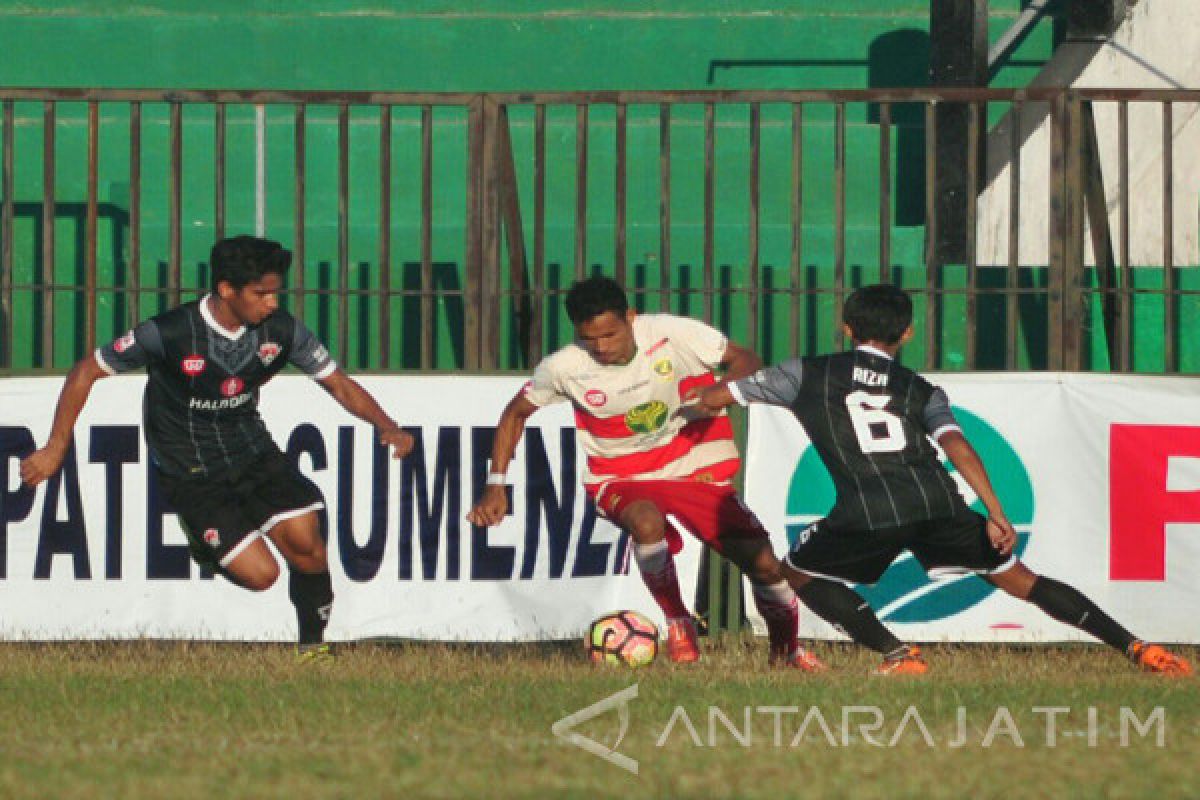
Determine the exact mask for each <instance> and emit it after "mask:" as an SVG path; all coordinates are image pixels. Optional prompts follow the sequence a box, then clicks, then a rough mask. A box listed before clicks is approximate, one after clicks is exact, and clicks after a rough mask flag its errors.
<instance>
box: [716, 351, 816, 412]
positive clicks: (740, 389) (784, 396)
mask: <svg viewBox="0 0 1200 800" xmlns="http://www.w3.org/2000/svg"><path fill="white" fill-rule="evenodd" d="M751 356H753V357H754V359H755V360H756V361H757V358H758V357H757V356H754V354H753V353H751ZM803 369H804V365H803V363H802V362H801V361H800V360H799V359H794V360H792V361H785V362H784V363H782V364H777V365H775V366H772V367H766V368H763V369H759V368H758V367H755V370H756V371H755V370H752V371H751V373H748V374H746V375H745V376H743V377H741V378H736V379H732V380H731V379H729V378H726V379H725V380H724V381H721V382H720V383H718V384H715V385H713V386H706V387H705V388H703V389H701V390H700V391H699V392H698V393H697V396H696V405H697V406H698V407H699V408H700V409H702V410H703V411H705V412H706V413H709V414H715V413H717V412H719V411H720V410H721V409H723V408H727V407H728V406H731V405H733V404H734V403H737V404H738V405H743V406H746V405H750V404H751V403H767V404H769V405H776V406H785V407H786V406H790V405H791V404H792V403H794V402H795V401H796V398H797V397H798V396H799V395H800V383H801V380H802V379H803Z"/></svg>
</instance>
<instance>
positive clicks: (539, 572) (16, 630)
mask: <svg viewBox="0 0 1200 800" xmlns="http://www.w3.org/2000/svg"><path fill="white" fill-rule="evenodd" d="M359 381H360V382H361V383H362V384H363V385H364V386H366V388H367V389H368V390H370V391H371V392H372V393H373V394H374V395H375V397H376V398H378V399H379V401H380V402H381V404H382V405H383V406H384V407H385V408H386V409H388V411H389V412H390V413H391V414H392V416H393V417H394V418H395V419H396V420H397V421H398V422H400V424H402V425H404V426H406V427H409V426H411V427H410V430H412V431H413V432H414V434H416V435H417V436H418V437H419V441H418V444H417V447H416V449H415V450H414V452H413V453H412V454H411V455H410V456H409V457H408V458H406V459H404V460H403V461H400V462H396V461H393V460H392V459H391V458H390V457H388V456H384V455H381V454H377V453H375V452H373V451H374V450H375V448H374V442H373V436H372V432H371V430H370V428H369V427H368V426H366V425H364V424H362V423H359V422H358V421H357V420H355V419H353V418H352V417H350V416H349V415H347V414H346V413H345V412H344V411H342V409H341V408H339V407H338V406H337V404H336V403H335V402H334V401H333V400H332V399H331V398H329V397H328V396H327V395H326V394H325V393H324V392H323V391H322V390H321V388H320V387H319V386H318V385H316V384H315V383H313V382H312V381H310V380H308V379H307V378H303V377H295V376H285V377H279V378H276V379H275V380H274V381H272V382H271V385H270V386H269V387H267V388H266V389H265V390H264V391H263V393H262V412H263V417H264V419H265V420H266V422H267V425H268V427H269V428H270V429H271V432H272V434H273V435H274V436H275V439H276V441H277V442H278V443H279V445H280V447H281V448H282V449H284V450H285V451H288V452H290V453H294V454H296V459H297V463H298V464H299V467H300V469H301V471H302V472H304V473H305V474H306V475H308V476H310V477H311V478H312V479H313V481H315V482H316V483H317V485H318V486H320V488H321V489H322V491H323V492H324V493H325V500H326V506H327V512H328V523H329V525H328V529H329V555H330V569H331V572H332V574H333V583H334V591H335V593H336V602H335V605H334V612H333V617H332V620H331V623H330V628H329V631H328V635H329V638H330V639H333V640H343V639H360V638H364V637H413V638H430V639H460V640H481V641H482V640H518V639H548V638H564V637H573V636H577V635H581V634H582V632H583V630H584V629H585V628H586V626H587V623H588V622H590V621H591V620H592V619H593V618H595V617H596V616H599V615H600V614H602V613H604V612H607V611H612V610H616V609H621V608H633V609H636V610H640V611H643V612H645V613H647V614H648V615H649V616H650V618H651V619H655V620H657V621H658V622H659V623H660V624H661V623H662V615H661V613H660V612H659V611H658V609H657V607H656V606H655V605H654V602H653V600H652V599H651V597H650V596H649V594H648V593H647V592H646V590H645V588H644V586H643V585H642V582H641V580H640V578H639V577H638V576H637V574H636V573H637V570H636V567H635V568H634V569H633V574H632V575H628V574H623V573H625V571H626V570H627V569H628V564H627V563H626V547H625V542H624V540H623V537H621V536H620V534H619V532H618V531H617V529H616V528H614V527H613V526H612V525H611V524H609V523H607V522H605V521H603V520H597V519H596V518H595V517H594V515H593V514H592V513H591V512H590V508H591V506H590V504H588V503H586V502H585V495H584V493H583V489H582V487H581V486H580V484H579V477H578V471H579V468H580V467H581V466H582V463H583V455H582V453H579V452H577V450H576V444H575V436H574V423H573V420H572V418H571V413H570V409H569V407H567V406H566V405H560V406H557V407H553V408H549V409H546V410H545V411H542V412H539V413H538V414H537V415H536V416H534V417H533V418H532V420H531V425H530V427H529V429H528V430H527V432H526V435H525V437H524V438H523V439H522V443H521V445H520V447H519V448H518V450H517V453H516V457H515V459H514V461H513V465H512V467H511V468H510V471H509V477H510V479H511V481H512V483H513V485H514V491H513V500H514V504H513V509H512V516H511V517H510V518H508V519H506V520H505V521H504V523H503V524H501V525H499V526H497V527H496V528H493V529H491V530H490V531H488V532H486V533H485V532H482V531H480V532H476V531H473V530H472V526H471V525H470V523H468V522H467V521H466V520H465V519H464V516H465V514H466V513H467V511H468V510H469V508H470V506H471V503H472V502H473V500H474V497H475V494H476V492H477V488H476V487H477V486H478V485H480V484H481V483H482V481H483V478H484V474H485V470H486V462H487V459H488V457H489V455H490V452H491V437H492V432H493V428H494V425H495V423H496V420H497V418H498V417H499V414H500V411H501V409H502V408H503V407H504V405H505V404H506V403H507V402H508V400H509V399H510V398H511V397H512V395H513V394H514V392H515V391H516V390H517V389H518V388H519V387H520V386H521V384H522V383H523V380H522V379H516V378H466V377H458V376H444V377H443V376H437V377H360V378H359ZM61 385H62V380H61V379H60V378H12V379H6V380H3V381H0V408H3V409H4V411H3V416H2V417H0V469H2V470H3V485H2V486H0V526H2V527H0V533H2V534H3V542H2V544H3V547H0V559H2V561H0V607H2V608H3V609H4V613H3V614H0V638H8V639H15V638H33V639H58V638H107V637H138V636H147V637H164V638H176V637H180V638H185V637H186V638H211V639H254V640H262V639H268V640H290V639H293V638H294V636H295V617H294V614H293V611H292V608H291V605H290V603H289V602H288V598H287V585H286V584H287V581H286V573H285V577H283V578H281V580H280V581H278V582H277V584H276V585H275V586H274V587H273V588H272V589H270V590H269V591H267V592H263V593H261V594H253V593H251V592H247V591H244V590H242V589H238V588H236V587H234V586H232V585H231V584H229V583H227V582H226V581H225V580H224V579H222V578H219V577H218V578H215V579H214V578H211V577H205V576H202V575H201V572H200V569H199V568H198V567H197V566H196V565H195V564H193V563H192V562H191V560H190V559H189V557H188V554H187V550H186V546H185V539H184V536H183V533H182V531H181V530H180V528H179V525H178V522H177V520H176V517H175V516H174V514H171V513H167V512H165V510H164V509H162V508H161V507H159V506H158V501H157V498H156V495H157V493H155V496H154V497H151V496H149V492H148V485H147V480H148V470H147V459H146V445H145V442H144V440H143V438H142V433H141V419H140V417H141V404H142V388H143V386H144V385H145V379H144V378H143V377H116V378H110V379H106V380H102V381H100V382H98V383H97V384H96V386H95V388H94V390H93V392H92V397H91V399H90V401H89V402H88V405H87V407H86V409H85V411H84V413H83V415H82V417H81V418H80V421H79V424H78V425H77V426H76V430H75V449H74V451H73V453H72V454H71V455H70V456H69V457H68V459H67V463H66V465H65V467H64V469H63V471H62V472H61V473H60V477H59V478H56V479H53V480H51V481H49V482H47V483H45V484H43V485H42V486H39V487H38V489H37V490H36V491H30V490H28V489H24V488H22V486H21V483H20V476H19V471H18V463H19V456H20V455H24V454H26V453H28V452H29V451H30V450H32V448H33V447H34V445H35V443H36V445H38V446H40V445H42V444H44V442H45V439H46V435H47V433H48V432H49V429H50V422H51V419H52V415H53V410H54V404H55V400H56V398H57V396H58V391H59V387H60V386H61ZM699 549H700V548H699V545H698V544H696V543H695V542H691V543H689V544H688V546H687V549H686V550H685V552H684V553H683V554H682V555H681V560H680V565H679V566H680V572H681V577H682V579H683V581H684V587H685V593H687V592H688V587H690V586H694V585H695V579H694V576H695V573H696V564H697V562H698V554H699Z"/></svg>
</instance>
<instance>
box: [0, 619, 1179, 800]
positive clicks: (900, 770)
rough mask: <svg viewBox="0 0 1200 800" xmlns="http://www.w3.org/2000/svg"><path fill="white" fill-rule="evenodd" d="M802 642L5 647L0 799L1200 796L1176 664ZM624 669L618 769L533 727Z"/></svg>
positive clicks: (545, 727)
mask: <svg viewBox="0 0 1200 800" xmlns="http://www.w3.org/2000/svg"><path fill="white" fill-rule="evenodd" d="M817 649H818V652H819V653H820V655H821V656H822V657H823V658H825V659H826V660H827V661H828V662H829V663H830V664H831V666H832V667H833V669H832V671H831V672H830V673H828V674H826V675H823V676H820V677H816V678H814V677H811V676H805V675H798V674H787V673H781V672H776V671H769V670H768V669H767V668H766V667H765V665H764V664H763V656H764V651H763V645H762V644H761V642H749V641H747V640H744V639H741V638H737V637H727V638H724V639H721V640H719V641H717V642H715V643H711V642H710V643H708V645H707V649H706V654H705V659H704V661H703V662H702V663H701V664H699V665H693V666H689V667H674V666H672V665H670V664H668V663H666V662H665V660H662V659H660V661H659V662H657V663H655V664H654V665H651V666H650V667H648V668H645V669H642V670H638V671H631V670H627V669H624V668H620V669H614V668H601V667H593V666H591V665H590V664H587V663H585V662H584V660H583V658H582V655H581V652H580V651H579V650H578V649H577V648H576V646H573V645H565V644H554V645H511V646H484V645H479V646H476V645H461V646H450V645H426V644H400V645H383V644H359V645H356V646H350V647H345V648H343V650H342V653H341V657H340V658H339V660H338V662H337V663H336V664H331V665H307V666H305V665H298V664H296V663H294V660H293V656H292V653H291V650H290V648H287V647H284V646H277V645H239V644H195V643H148V642H132V643H100V644H88V643H71V644H48V645H35V644H7V645H2V646H0V703H2V706H0V707H2V709H3V723H4V727H3V731H4V732H3V738H2V739H0V797H5V798H18V797H31V798H32V797H37V798H59V797H96V798H110V797H111V798H123V799H126V800H138V799H140V798H165V797H172V798H175V797H220V798H223V797H256V798H257V797H289V798H315V797H347V798H350V797H354V798H359V797H362V798H366V797H445V798H460V797H483V798H491V797H496V798H500V797H531V798H534V797H536V798H543V797H588V798H596V797H623V798H633V797H647V798H651V797H653V798H659V797H696V798H713V797H746V798H782V797H807V798H843V797H854V798H876V797H878V798H884V797H887V798H903V797H921V798H950V797H954V798H960V797H970V798H984V797H997V798H999V797H1003V798H1023V797H1070V798H1092V797H1097V798H1099V797H1103V798H1145V797H1154V798H1195V797H1200V778H1198V777H1197V775H1198V773H1200V769H1198V762H1200V680H1198V679H1196V678H1189V679H1183V680H1167V679H1162V678H1158V677H1155V676H1150V675H1144V674H1140V673H1138V672H1136V671H1135V670H1134V669H1133V668H1132V667H1131V665H1129V664H1128V663H1127V662H1126V661H1124V660H1123V659H1122V658H1120V657H1119V656H1118V655H1116V654H1114V653H1112V652H1111V651H1108V650H1105V649H1103V648H1100V647H1082V646H1075V647H1063V648H1052V647H1036V648H1003V647H996V646H934V647H931V648H929V649H928V650H927V655H928V656H929V658H930V661H931V662H932V664H933V666H934V672H933V673H932V674H931V675H930V676H928V677H926V678H921V679H912V678H909V679H880V678H871V677H869V676H868V675H867V673H868V671H869V670H870V668H871V667H872V666H874V663H875V660H874V658H873V657H872V656H871V655H870V654H868V653H866V652H865V651H862V650H860V649H855V648H850V647H845V646H841V645H819V646H818V648H817ZM1183 652H1184V654H1185V655H1187V656H1188V657H1190V658H1192V659H1193V660H1195V659H1196V657H1197V655H1198V653H1197V651H1196V649H1195V648H1191V649H1186V648H1185V649H1184V650H1183ZM635 682H636V683H637V685H638V695H637V698H636V699H633V700H630V701H629V703H628V706H627V708H628V712H629V726H628V731H627V733H626V734H625V736H624V739H623V740H622V741H621V742H620V745H619V748H618V749H619V752H620V753H622V754H624V755H626V756H627V757H629V758H632V759H635V760H636V761H637V762H638V764H639V773H638V774H637V775H633V774H631V773H630V772H628V771H626V770H624V769H622V768H619V767H618V766H614V765H613V764H611V763H608V762H607V761H605V760H602V759H601V758H598V757H597V756H595V755H592V754H590V753H587V752H584V751H583V750H581V749H579V748H577V747H575V746H573V745H571V744H569V743H567V742H565V741H563V740H561V739H559V738H557V737H555V736H554V735H553V734H552V733H551V730H550V728H551V725H552V724H553V723H554V722H555V721H556V720H558V719H559V718H561V717H563V716H566V715H567V714H569V713H571V712H574V711H577V710H579V709H581V708H583V707H586V706H588V705H590V704H593V703H595V702H597V701H599V700H601V699H603V698H605V697H607V696H609V695H611V694H613V693H615V692H618V691H620V690H623V689H627V687H629V686H631V685H633V684H634V683H635ZM710 706H715V707H717V708H718V709H719V712H720V713H719V714H718V713H716V712H710V710H709V707H710ZM771 707H775V710H770V709H771ZM791 707H794V708H795V709H796V710H794V711H792V710H790V708H791ZM855 707H859V710H856V709H855ZM863 707H865V708H863ZM1045 707H1056V708H1069V711H1068V712H1050V711H1045V710H1043V711H1036V710H1035V709H1037V708H1045ZM1122 707H1125V708H1127V709H1129V711H1127V712H1126V714H1127V715H1131V716H1130V717H1128V718H1127V719H1126V722H1127V723H1128V722H1129V720H1130V719H1132V721H1133V722H1136V723H1137V724H1136V725H1133V724H1125V725H1124V727H1125V734H1126V735H1125V736H1124V740H1123V738H1122V725H1123V723H1122V712H1121V709H1122ZM1089 708H1092V709H1094V711H1093V712H1091V713H1092V714H1093V718H1092V720H1089V710H1088V709H1089ZM747 709H748V710H747ZM813 709H816V710H815V711H814V710H813ZM960 709H962V710H960ZM1156 709H1161V711H1156ZM720 714H723V715H724V716H725V717H726V718H728V720H729V721H730V725H731V726H732V728H734V729H736V736H735V734H734V732H732V731H731V730H730V727H729V726H726V725H725V724H724V723H723V722H722V721H721V716H720ZM1006 714H1007V715H1010V716H1006ZM710 715H711V717H712V719H713V721H714V723H715V724H714V726H713V728H712V729H711V730H710V726H709V722H710ZM747 715H749V716H748V717H747ZM844 715H845V718H844ZM1156 715H1157V716H1156ZM684 717H686V721H685V720H684V719H683V718H684ZM960 718H961V720H962V722H963V723H965V724H962V725H960ZM747 719H749V725H748V726H747V724H746V723H747ZM806 720H807V724H804V723H805V721H806ZM672 721H673V722H672ZM1050 721H1053V724H1054V731H1053V742H1051V737H1050V735H1049V732H1048V730H1047V727H1048V723H1049V722H1050ZM821 722H823V723H824V725H825V727H824V728H822V726H821ZM875 722H879V723H880V724H879V725H878V727H876V728H871V727H868V728H867V729H866V730H865V731H864V730H862V729H860V728H859V726H860V725H868V726H870V725H872V723H875ZM687 723H690V724H691V726H692V728H694V730H695V738H693V736H692V734H691V733H690V732H689V730H688V726H687ZM844 723H848V724H844ZM777 726H778V727H777ZM668 727H669V730H667V729H668ZM802 727H803V730H801V728H802ZM1139 727H1140V728H1141V730H1142V732H1141V733H1139ZM618 728H619V724H618V715H617V714H616V713H615V712H609V713H605V714H603V715H601V716H597V717H596V718H595V719H592V720H590V721H589V722H586V723H583V724H581V725H580V726H579V727H578V728H577V730H579V731H580V732H582V733H583V734H584V735H586V736H589V737H591V738H593V739H596V740H599V741H601V742H604V743H606V744H609V745H611V744H612V743H613V742H614V740H615V738H616V736H617V732H618ZM989 730H990V731H991V736H990V737H989V735H988V733H989ZM798 731H799V732H800V736H799V737H797V736H796V734H797V732H798ZM664 733H665V734H666V735H665V736H664ZM739 737H740V739H741V741H739ZM797 739H798V740H797ZM794 740H795V741H794ZM1018 740H1019V744H1018ZM872 741H874V742H877V744H872Z"/></svg>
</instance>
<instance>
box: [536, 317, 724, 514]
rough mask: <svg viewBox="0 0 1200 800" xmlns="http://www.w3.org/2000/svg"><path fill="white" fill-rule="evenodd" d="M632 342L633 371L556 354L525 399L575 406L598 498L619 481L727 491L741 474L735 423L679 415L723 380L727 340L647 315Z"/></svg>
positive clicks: (591, 487)
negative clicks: (719, 376)
mask: <svg viewBox="0 0 1200 800" xmlns="http://www.w3.org/2000/svg"><path fill="white" fill-rule="evenodd" d="M633 337H634V341H635V342H636V343H637V353H636V354H635V355H634V357H633V360H632V361H630V362H629V363H628V364H622V365H604V364H600V363H598V362H597V361H596V360H595V359H593V358H592V357H591V356H590V355H589V354H588V352H587V351H586V350H585V349H584V348H583V347H581V346H579V345H578V344H570V345H567V346H566V347H564V348H562V349H561V350H558V351H557V352H555V353H553V354H551V355H549V356H547V357H546V358H545V359H543V361H542V362H541V363H540V364H538V366H537V369H536V370H535V371H534V373H533V380H532V381H530V382H529V383H528V384H527V385H526V386H525V389H524V393H525V398H526V399H527V400H529V402H531V403H533V404H534V405H536V406H545V405H549V404H551V403H559V402H565V401H570V402H571V404H572V405H573V406H574V407H575V426H576V429H577V430H578V433H579V441H580V443H581V444H582V445H583V450H584V452H585V453H586V454H587V469H586V470H585V471H584V476H583V485H584V488H585V489H587V491H588V493H589V494H592V495H595V493H596V492H597V491H598V490H599V489H600V488H601V487H602V486H603V485H604V483H606V482H607V481H610V480H614V479H618V478H620V479H623V480H667V479H692V480H699V481H705V482H712V483H727V482H728V481H729V480H730V479H731V478H732V477H733V476H734V474H735V473H736V472H737V471H738V467H739V466H740V462H739V460H738V452H737V447H736V445H735V444H734V441H733V426H732V425H731V424H730V421H729V418H728V417H727V416H726V415H725V414H724V413H723V412H722V414H721V415H720V416H718V417H712V418H709V417H704V418H691V417H688V416H685V415H683V414H676V413H675V412H676V411H677V410H678V409H679V407H680V405H681V399H682V398H683V396H684V395H685V394H686V393H687V392H688V391H689V390H691V389H693V388H695V387H698V386H708V385H710V384H712V383H714V382H715V378H714V377H713V373H712V370H713V368H714V367H716V366H717V364H719V363H720V361H721V359H722V358H723V357H724V355H725V347H726V345H727V343H728V341H727V340H726V338H725V335H724V334H723V333H721V332H720V331H718V330H716V329H715V328H712V327H709V326H708V325H705V324H704V323H702V322H697V321H696V320H692V319H688V318H686V317H676V316H672V315H670V314H642V315H638V316H636V317H634V320H633Z"/></svg>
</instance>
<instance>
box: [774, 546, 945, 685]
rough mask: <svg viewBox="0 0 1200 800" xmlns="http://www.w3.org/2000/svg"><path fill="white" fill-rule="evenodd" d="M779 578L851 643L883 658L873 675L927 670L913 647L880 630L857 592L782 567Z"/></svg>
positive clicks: (873, 615) (919, 672)
mask: <svg viewBox="0 0 1200 800" xmlns="http://www.w3.org/2000/svg"><path fill="white" fill-rule="evenodd" d="M783 574H784V577H785V578H787V581H788V583H790V584H791V585H792V588H794V589H795V590H796V596H797V597H799V598H800V601H801V602H802V603H804V605H806V606H808V608H809V609H810V610H811V611H812V612H813V613H814V614H816V615H817V616H818V617H820V618H821V619H823V620H825V621H826V622H828V623H829V624H830V625H832V626H833V627H834V628H836V629H837V630H839V631H841V632H842V633H844V634H845V635H847V636H849V637H850V638H851V639H852V640H854V642H855V643H857V644H861V645H863V646H864V647H869V648H871V649H872V650H874V651H875V652H877V653H880V654H882V655H883V663H882V664H880V665H879V667H877V668H876V669H875V672H874V674H876V675H923V674H925V673H926V672H928V671H929V666H928V665H927V664H926V663H925V659H924V658H923V657H922V656H921V651H920V649H919V648H918V647H917V646H916V645H906V644H904V643H903V642H901V641H900V640H899V639H897V638H896V637H895V636H894V635H893V634H892V632H891V631H889V630H888V629H887V628H885V627H884V626H883V623H882V622H880V621H879V617H877V616H875V612H874V611H873V610H872V609H871V606H870V604H868V603H867V601H866V600H863V599H862V597H861V596H860V595H859V594H858V592H856V591H854V590H853V589H851V588H850V587H849V586H846V585H845V584H843V583H839V582H837V581H832V580H829V579H827V578H816V577H813V576H811V575H806V574H805V573H803V572H798V571H796V570H794V569H791V568H790V567H789V566H788V565H787V564H784V565H783Z"/></svg>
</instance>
